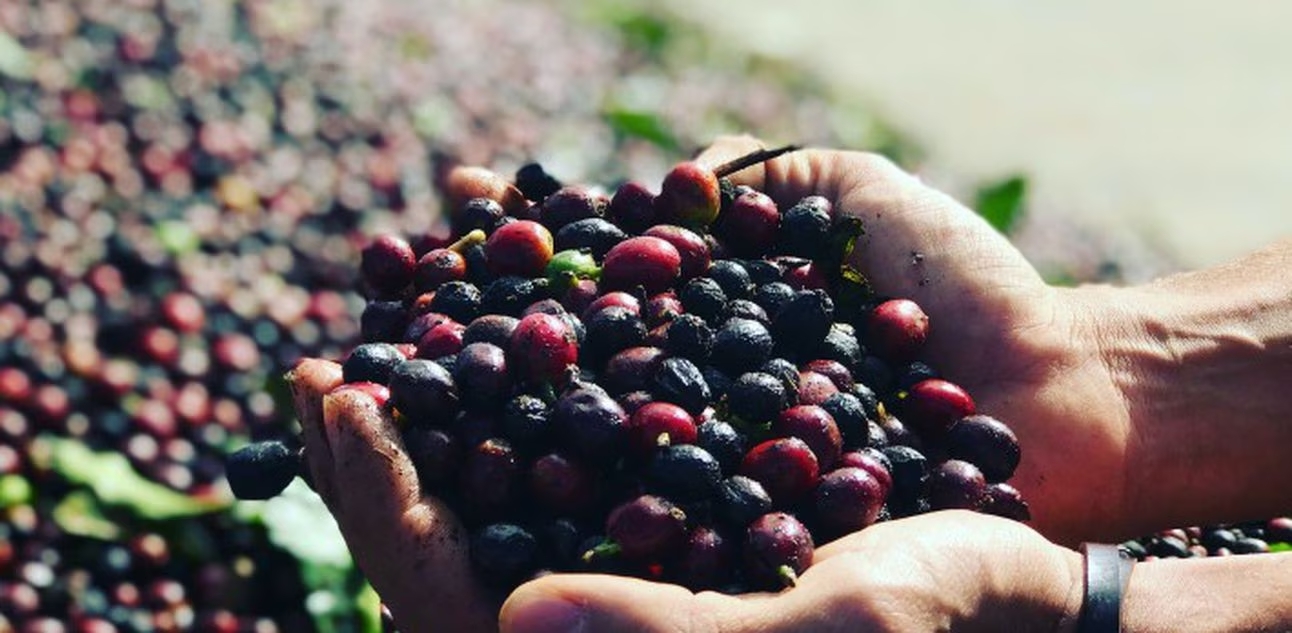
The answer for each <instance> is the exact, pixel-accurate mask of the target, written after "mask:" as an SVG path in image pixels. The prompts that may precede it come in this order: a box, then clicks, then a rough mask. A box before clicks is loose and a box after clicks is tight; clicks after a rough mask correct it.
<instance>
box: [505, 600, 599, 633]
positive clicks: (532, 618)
mask: <svg viewBox="0 0 1292 633" xmlns="http://www.w3.org/2000/svg"><path fill="white" fill-rule="evenodd" d="M507 615H508V616H509V617H508V618H507V619H506V621H505V622H504V623H503V630H504V631H517V632H519V631H525V632H526V633H569V632H573V633H579V632H581V631H585V630H587V624H588V613H587V612H586V611H584V610H583V608H582V607H580V606H579V605H577V604H574V603H572V602H568V601H566V600H561V599H559V598H552V599H539V600H535V601H533V602H530V603H528V604H522V605H519V606H518V607H516V608H515V609H513V610H511V613H508V614H507Z"/></svg>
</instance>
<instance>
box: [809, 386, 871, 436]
mask: <svg viewBox="0 0 1292 633" xmlns="http://www.w3.org/2000/svg"><path fill="white" fill-rule="evenodd" d="M820 406H821V408H822V409H825V412H826V413H829V414H830V417H832V418H834V422H835V424H836V425H838V427H839V434H840V435H841V436H843V447H844V448H845V449H856V448H863V447H865V446H869V445H870V441H869V440H870V435H869V434H870V429H869V424H870V421H869V420H867V419H866V409H865V407H863V406H862V404H861V400H858V399H857V396H854V395H852V394H851V393H844V392H840V393H836V394H833V395H831V396H830V397H829V398H826V399H825V400H824V401H822V402H821V405H820ZM876 428H878V425H876Z"/></svg>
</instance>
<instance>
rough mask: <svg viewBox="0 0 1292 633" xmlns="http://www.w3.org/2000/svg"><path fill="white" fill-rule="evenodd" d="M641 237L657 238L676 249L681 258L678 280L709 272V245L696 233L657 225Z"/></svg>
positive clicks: (665, 225) (670, 226)
mask: <svg viewBox="0 0 1292 633" xmlns="http://www.w3.org/2000/svg"><path fill="white" fill-rule="evenodd" d="M642 235H648V236H651V237H658V238H659V239H662V240H664V241H666V242H668V243H669V244H672V245H673V248H676V249H677V252H678V255H679V256H680V257H681V273H680V275H681V276H680V279H681V280H682V281H686V280H688V279H693V278H695V277H698V276H700V275H703V274H704V273H705V271H707V270H709V263H710V261H711V256H712V255H711V253H710V251H709V245H708V244H707V243H706V242H705V241H704V238H703V237H701V236H700V235H699V234H698V233H695V232H694V231H691V230H688V229H685V228H682V227H680V226H673V225H668V224H659V225H656V226H652V227H650V228H648V229H646V230H645V231H643V232H642Z"/></svg>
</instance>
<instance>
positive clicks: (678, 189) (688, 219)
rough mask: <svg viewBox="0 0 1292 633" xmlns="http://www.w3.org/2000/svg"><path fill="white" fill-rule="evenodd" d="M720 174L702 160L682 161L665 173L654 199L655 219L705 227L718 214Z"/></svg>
mask: <svg viewBox="0 0 1292 633" xmlns="http://www.w3.org/2000/svg"><path fill="white" fill-rule="evenodd" d="M721 204H722V201H721V200H720V199H719V193H718V177H717V176H716V175H714V173H713V171H712V170H710V169H709V168H707V167H704V166H703V165H700V164H699V163H694V162H685V163H679V164H678V165H676V166H675V167H673V169H671V170H670V171H669V172H668V174H667V175H665V176H664V183H663V185H661V187H660V193H659V197H657V198H656V199H655V219H656V221H658V222H662V223H666V224H678V225H682V226H691V227H697V228H700V229H703V228H705V227H707V226H709V225H710V224H712V223H713V221H714V220H716V219H717V218H718V210H719V208H720V207H721Z"/></svg>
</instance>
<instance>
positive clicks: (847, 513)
mask: <svg viewBox="0 0 1292 633" xmlns="http://www.w3.org/2000/svg"><path fill="white" fill-rule="evenodd" d="M887 494H888V490H887V489H886V488H885V487H884V485H883V483H882V482H880V481H879V480H878V479H876V478H875V477H874V476H872V475H871V474H870V473H869V472H867V471H865V470H862V469H861V468H851V467H845V468H839V469H836V470H833V471H830V472H828V473H826V474H825V475H823V476H822V477H821V483H819V484H817V487H816V491H815V492H813V499H814V505H813V509H814V510H815V511H816V514H815V517H816V520H817V521H819V522H820V524H821V526H822V527H824V528H825V530H826V533H827V534H832V535H835V536H842V535H844V534H848V533H849V532H855V531H857V530H860V529H862V528H864V527H867V526H869V525H871V524H873V523H874V522H875V520H876V519H878V518H879V511H880V508H882V507H883V506H884V499H885V497H886V496H887Z"/></svg>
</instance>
